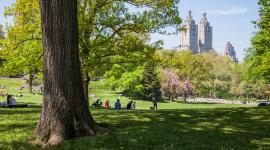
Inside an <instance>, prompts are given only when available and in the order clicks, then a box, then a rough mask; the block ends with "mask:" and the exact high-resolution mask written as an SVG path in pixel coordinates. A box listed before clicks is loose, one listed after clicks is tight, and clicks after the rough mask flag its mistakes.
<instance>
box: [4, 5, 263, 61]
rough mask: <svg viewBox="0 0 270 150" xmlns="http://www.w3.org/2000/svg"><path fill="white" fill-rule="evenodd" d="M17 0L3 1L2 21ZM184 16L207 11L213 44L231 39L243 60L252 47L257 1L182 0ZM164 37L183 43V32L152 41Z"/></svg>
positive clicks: (168, 43) (168, 42) (219, 46)
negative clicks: (246, 51)
mask: <svg viewBox="0 0 270 150" xmlns="http://www.w3.org/2000/svg"><path fill="white" fill-rule="evenodd" d="M14 1H15V0H0V23H1V24H3V25H5V24H6V23H8V22H9V23H10V22H11V19H10V18H9V19H7V18H5V17H4V16H3V12H4V7H5V6H7V5H10V4H11V3H13V2H14ZM179 8H180V15H181V17H182V18H183V19H185V17H186V16H187V11H188V10H192V15H193V17H194V19H195V21H196V23H199V21H200V18H201V16H202V13H203V12H206V13H207V18H208V21H209V22H210V24H211V25H212V26H213V36H214V38H213V47H214V49H215V50H216V51H218V52H219V53H221V54H223V53H224V47H225V44H226V42H227V41H230V42H231V43H232V44H233V45H234V47H235V49H236V53H237V57H238V58H239V60H242V59H243V56H244V52H243V50H244V49H245V48H248V47H249V46H250V38H251V37H252V35H253V33H254V32H255V28H254V25H253V24H252V23H251V21H253V20H257V19H258V9H259V6H258V5H257V0H180V4H179ZM156 40H163V41H164V48H167V49H172V48H174V47H177V46H178V45H179V44H180V36H179V35H169V36H168V35H167V36H166V35H159V34H153V35H152V36H151V41H156Z"/></svg>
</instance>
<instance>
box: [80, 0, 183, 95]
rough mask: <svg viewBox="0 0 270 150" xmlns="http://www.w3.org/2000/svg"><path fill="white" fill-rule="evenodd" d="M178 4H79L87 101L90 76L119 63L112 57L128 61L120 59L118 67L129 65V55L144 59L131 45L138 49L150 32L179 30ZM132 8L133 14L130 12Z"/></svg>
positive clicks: (147, 0)
mask: <svg viewBox="0 0 270 150" xmlns="http://www.w3.org/2000/svg"><path fill="white" fill-rule="evenodd" d="M178 2H179V0H159V1H152V0H143V1H137V0H106V1H104V0H101V1H98V0H81V1H80V3H79V29H80V32H79V33H80V35H79V37H80V39H79V44H80V49H81V53H80V54H81V62H82V69H83V78H84V80H83V81H84V82H83V84H84V88H85V93H86V97H87V95H88V84H89V82H90V76H89V73H91V72H93V71H94V70H100V69H101V68H102V70H104V69H107V70H108V69H111V67H112V66H113V64H115V63H118V62H119V61H116V62H115V59H114V58H115V57H114V56H116V58H119V56H123V57H122V58H124V57H126V58H128V59H126V60H124V59H121V63H123V62H124V61H125V62H127V63H129V62H130V58H131V57H130V56H132V53H136V52H138V51H141V52H142V54H141V56H142V55H144V54H143V51H144V48H143V47H137V48H136V49H134V44H135V46H136V45H138V44H137V43H138V42H137V41H140V40H142V38H144V37H145V35H148V34H150V33H153V32H159V33H165V32H164V31H166V30H165V28H166V27H168V26H174V27H176V30H177V29H178V28H179V25H180V23H181V19H180V17H179V11H178V7H177V4H178ZM131 8H132V9H133V11H130V9H131ZM134 10H136V12H134ZM132 37H136V38H132ZM138 37H139V38H138ZM146 37H147V36H146ZM133 56H134V55H133ZM104 60H105V61H104ZM105 66H106V67H105Z"/></svg>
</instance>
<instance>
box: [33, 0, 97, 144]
mask: <svg viewBox="0 0 270 150" xmlns="http://www.w3.org/2000/svg"><path fill="white" fill-rule="evenodd" d="M40 10H41V20H42V37H43V48H44V51H43V55H44V57H43V58H44V66H43V69H44V70H43V71H44V99H43V107H42V112H41V115H40V120H39V122H38V124H37V127H36V130H35V133H36V134H37V135H38V136H39V139H41V140H42V141H44V142H47V143H49V144H57V143H59V142H61V141H62V140H65V139H69V138H72V137H74V136H75V135H95V134H96V132H97V131H98V130H99V129H101V128H100V127H99V126H98V125H97V123H95V121H94V120H93V118H92V115H91V113H90V111H89V108H88V107H87V105H86V100H85V96H84V93H83V86H82V77H81V70H80V60H79V45H78V23H77V1H76V0H73V1H66V0H40Z"/></svg>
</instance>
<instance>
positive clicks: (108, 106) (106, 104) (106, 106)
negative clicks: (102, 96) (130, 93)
mask: <svg viewBox="0 0 270 150" xmlns="http://www.w3.org/2000/svg"><path fill="white" fill-rule="evenodd" d="M104 108H110V102H109V100H107V101H106V102H105V105H104Z"/></svg>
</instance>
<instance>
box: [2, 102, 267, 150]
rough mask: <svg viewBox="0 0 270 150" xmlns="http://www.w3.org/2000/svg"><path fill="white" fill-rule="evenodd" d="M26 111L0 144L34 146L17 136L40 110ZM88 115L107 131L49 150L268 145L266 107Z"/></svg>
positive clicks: (28, 129)
mask: <svg viewBox="0 0 270 150" xmlns="http://www.w3.org/2000/svg"><path fill="white" fill-rule="evenodd" d="M1 111H2V110H1V109H0V112H1ZM28 111H30V112H31V111H32V113H25V114H22V115H21V116H25V115H29V120H30V122H24V121H20V120H18V121H17V122H16V121H15V120H14V122H12V123H11V124H9V125H8V126H6V127H2V126H0V132H1V133H3V132H4V133H5V132H7V131H3V129H4V128H10V129H11V130H10V132H12V133H10V134H12V135H13V137H14V139H10V140H4V141H2V140H1V141H0V148H2V147H3V145H6V146H7V147H9V148H12V149H37V148H38V147H35V146H32V145H30V144H29V143H28V141H29V140H28V139H24V138H20V136H19V138H18V137H17V136H16V134H18V135H20V133H25V134H26V135H25V136H22V137H28V136H29V135H27V134H30V133H31V132H32V131H33V129H34V126H35V123H36V122H37V119H38V117H30V116H33V115H34V116H37V115H38V113H39V111H40V109H39V111H38V112H37V111H33V110H32V109H29V110H28ZM92 113H93V116H94V118H95V119H96V120H97V121H98V122H102V123H109V125H110V126H109V129H108V132H106V133H103V134H100V135H97V136H96V137H84V138H78V139H74V140H70V141H65V142H63V143H62V144H60V145H58V146H56V147H54V148H53V149H76V150H80V149H82V150H84V149H115V150H119V149H131V150H134V149H141V150H145V149H146V150H147V149H158V150H159V149H160V150H164V149H207V150H209V149H215V150H216V149H270V135H269V133H270V128H269V126H270V116H269V113H270V109H269V108H258V107H255V108H218V109H182V110H158V111H149V110H136V111H127V110H125V111H115V110H102V109H100V110H92ZM18 117H20V116H18ZM0 118H1V116H0ZM18 129H20V130H18ZM1 130H2V131H1ZM14 134H15V135H14ZM0 137H1V134H0Z"/></svg>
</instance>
